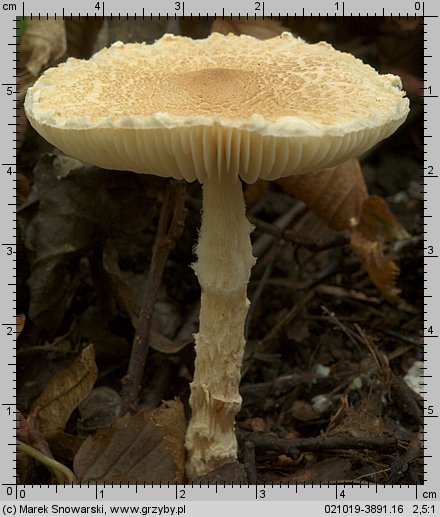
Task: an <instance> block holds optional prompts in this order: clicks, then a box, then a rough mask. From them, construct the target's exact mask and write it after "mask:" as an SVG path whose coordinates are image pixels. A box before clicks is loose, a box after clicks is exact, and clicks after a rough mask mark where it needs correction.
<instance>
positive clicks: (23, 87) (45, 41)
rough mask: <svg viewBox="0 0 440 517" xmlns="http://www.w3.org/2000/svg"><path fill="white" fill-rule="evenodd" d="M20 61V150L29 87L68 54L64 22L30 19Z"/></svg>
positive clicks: (25, 123)
mask: <svg viewBox="0 0 440 517" xmlns="http://www.w3.org/2000/svg"><path fill="white" fill-rule="evenodd" d="M19 50H20V60H19V70H18V72H19V74H18V77H19V78H20V80H19V82H18V83H17V91H18V94H17V100H18V101H19V103H18V105H17V108H18V112H17V115H18V116H19V119H18V121H19V123H20V133H19V134H17V144H16V145H17V147H18V148H20V147H21V144H22V142H23V140H24V137H25V133H26V128H27V118H26V116H25V114H24V109H23V101H24V97H25V95H26V92H27V89H28V88H29V86H32V84H33V83H34V82H35V80H36V79H37V78H38V76H39V75H40V74H41V72H43V71H44V70H45V69H46V68H48V67H50V66H52V65H53V64H55V63H56V62H57V61H59V60H60V58H61V57H62V56H63V55H64V53H65V52H66V34H65V30H64V22H63V20H61V19H58V20H55V19H54V18H52V17H51V18H49V19H48V20H46V19H44V20H38V19H35V18H34V19H33V20H31V19H29V18H27V22H26V30H25V32H24V34H23V35H22V36H21V38H20V48H19Z"/></svg>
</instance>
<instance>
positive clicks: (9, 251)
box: [6, 246, 14, 255]
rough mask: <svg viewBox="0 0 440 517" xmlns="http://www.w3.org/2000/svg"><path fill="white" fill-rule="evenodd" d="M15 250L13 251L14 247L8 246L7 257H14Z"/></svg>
mask: <svg viewBox="0 0 440 517" xmlns="http://www.w3.org/2000/svg"><path fill="white" fill-rule="evenodd" d="M13 253H14V250H13V249H12V246H6V255H13Z"/></svg>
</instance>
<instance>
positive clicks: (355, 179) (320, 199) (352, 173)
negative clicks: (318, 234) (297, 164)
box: [278, 159, 368, 231]
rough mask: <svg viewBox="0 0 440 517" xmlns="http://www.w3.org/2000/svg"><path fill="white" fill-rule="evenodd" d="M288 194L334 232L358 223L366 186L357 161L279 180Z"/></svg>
mask: <svg viewBox="0 0 440 517" xmlns="http://www.w3.org/2000/svg"><path fill="white" fill-rule="evenodd" d="M278 183H279V184H280V185H281V186H282V188H283V189H284V190H285V191H286V192H287V193H288V194H290V195H292V196H294V197H296V198H297V199H299V200H301V201H303V202H304V203H305V204H306V205H307V206H308V207H309V208H310V209H311V210H313V212H315V213H316V214H317V215H318V216H319V217H321V219H323V220H324V221H325V222H326V223H327V224H328V225H329V226H330V228H333V229H334V230H338V231H339V230H346V229H349V228H353V227H354V226H356V224H357V223H358V221H359V219H360V216H361V213H362V206H363V204H364V201H365V200H366V199H367V198H368V192H367V187H366V185H365V181H364V177H363V176H362V171H361V167H360V165H359V161H358V160H356V159H353V160H349V161H347V162H344V163H341V164H340V165H338V166H336V167H330V168H328V169H321V170H318V171H315V172H309V173H308V174H303V175H296V176H290V177H288V178H282V179H279V180H278Z"/></svg>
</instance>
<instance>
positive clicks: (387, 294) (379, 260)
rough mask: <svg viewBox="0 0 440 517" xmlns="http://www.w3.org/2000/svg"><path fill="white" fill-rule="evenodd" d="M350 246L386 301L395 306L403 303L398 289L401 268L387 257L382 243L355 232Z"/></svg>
mask: <svg viewBox="0 0 440 517" xmlns="http://www.w3.org/2000/svg"><path fill="white" fill-rule="evenodd" d="M350 246H351V249H352V250H353V251H354V252H355V253H356V255H357V257H358V259H359V260H360V261H361V262H362V265H363V266H364V268H365V269H366V270H367V272H368V276H369V277H370V279H371V281H372V282H373V284H374V285H375V286H376V287H377V288H378V289H379V291H380V292H381V294H382V296H383V297H384V298H385V300H387V301H388V302H390V303H393V304H395V305H399V304H401V303H403V300H402V298H400V296H399V293H400V290H399V289H397V287H396V278H397V276H398V274H399V268H398V266H397V265H396V264H395V262H394V261H393V260H391V259H389V258H386V257H385V255H384V253H383V245H382V243H381V242H379V241H370V240H369V239H368V238H366V237H364V236H363V235H362V233H360V232H359V231H357V230H355V231H353V232H352V234H351V239H350Z"/></svg>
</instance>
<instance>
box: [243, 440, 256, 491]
mask: <svg viewBox="0 0 440 517" xmlns="http://www.w3.org/2000/svg"><path fill="white" fill-rule="evenodd" d="M244 469H245V471H246V475H247V478H248V483H249V484H250V485H256V484H257V470H256V467H255V444H254V442H252V441H250V440H246V441H245V442H244Z"/></svg>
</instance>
